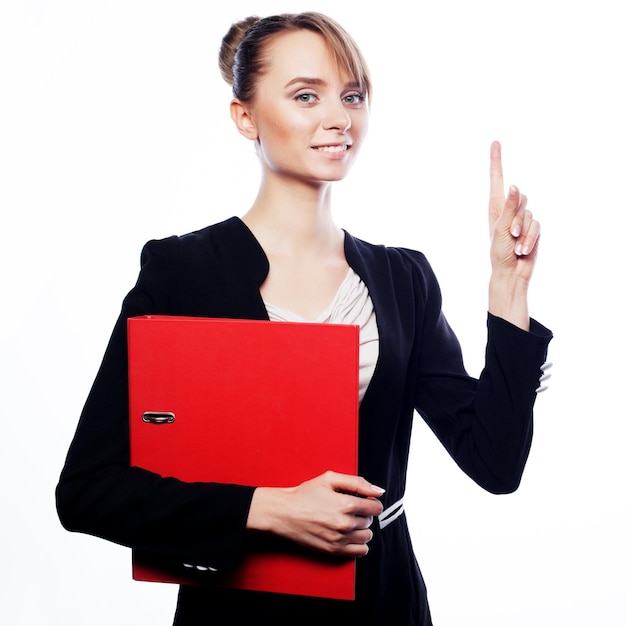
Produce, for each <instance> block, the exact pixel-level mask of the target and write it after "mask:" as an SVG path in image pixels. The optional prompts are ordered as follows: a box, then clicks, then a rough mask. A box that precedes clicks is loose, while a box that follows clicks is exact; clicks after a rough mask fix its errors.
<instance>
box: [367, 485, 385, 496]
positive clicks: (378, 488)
mask: <svg viewBox="0 0 626 626" xmlns="http://www.w3.org/2000/svg"><path fill="white" fill-rule="evenodd" d="M370 484H371V483H370ZM372 489H373V490H374V491H378V493H380V494H381V495H382V494H383V493H385V489H383V488H382V487H378V486H377V485H372Z"/></svg>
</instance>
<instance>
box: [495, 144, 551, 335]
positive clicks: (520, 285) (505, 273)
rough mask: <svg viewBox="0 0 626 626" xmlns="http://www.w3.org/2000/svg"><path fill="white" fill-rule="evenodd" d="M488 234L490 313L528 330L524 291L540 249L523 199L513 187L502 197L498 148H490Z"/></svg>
mask: <svg viewBox="0 0 626 626" xmlns="http://www.w3.org/2000/svg"><path fill="white" fill-rule="evenodd" d="M489 174H490V189H489V234H490V235H491V271H492V273H491V281H490V283H489V311H490V312H491V313H492V314H493V315H497V316H499V317H502V318H504V319H506V320H508V321H510V322H511V323H513V324H515V325H516V326H519V327H520V328H523V329H528V326H529V318H528V302H527V291H528V283H529V281H530V277H531V276H532V273H533V269H534V267H535V262H536V260H537V250H538V247H539V234H540V228H539V222H537V220H535V219H534V218H533V215H532V213H531V212H530V211H529V210H528V209H527V208H526V204H527V200H526V196H524V195H523V194H521V193H520V191H519V189H518V188H517V187H515V186H511V187H509V190H508V193H507V195H506V196H505V194H504V179H503V176H502V154H501V148H500V144H499V143H498V142H497V141H494V142H493V143H492V144H491V164H490V170H489Z"/></svg>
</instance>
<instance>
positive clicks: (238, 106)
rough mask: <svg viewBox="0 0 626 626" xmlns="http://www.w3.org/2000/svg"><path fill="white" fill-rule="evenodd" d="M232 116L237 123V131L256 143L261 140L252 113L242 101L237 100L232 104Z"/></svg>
mask: <svg viewBox="0 0 626 626" xmlns="http://www.w3.org/2000/svg"><path fill="white" fill-rule="evenodd" d="M230 116H231V118H232V120H233V122H235V126H236V127H237V130H238V131H239V132H240V133H241V134H242V135H243V136H244V137H245V138H246V139H251V140H252V141H255V140H256V139H258V138H259V133H258V132H257V128H256V125H255V123H254V119H253V118H252V112H251V111H250V109H249V107H248V106H246V105H245V104H244V103H243V102H241V100H239V99H238V98H235V99H234V100H233V101H232V102H231V103H230Z"/></svg>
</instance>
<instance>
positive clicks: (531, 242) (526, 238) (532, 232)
mask: <svg viewBox="0 0 626 626" xmlns="http://www.w3.org/2000/svg"><path fill="white" fill-rule="evenodd" d="M527 213H528V211H527ZM531 217H532V216H531ZM540 233H541V226H540V224H539V222H538V221H537V220H534V219H530V223H529V225H528V227H527V229H526V230H525V231H524V234H523V235H522V237H520V240H519V241H518V242H517V244H516V246H515V254H517V256H528V255H529V254H531V253H532V252H533V251H534V250H536V249H537V244H538V242H539V237H540Z"/></svg>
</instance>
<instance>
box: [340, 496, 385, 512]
mask: <svg viewBox="0 0 626 626" xmlns="http://www.w3.org/2000/svg"><path fill="white" fill-rule="evenodd" d="M342 496H343V497H344V500H343V502H342V504H341V511H342V513H344V514H345V515H349V516H351V517H374V516H375V515H380V514H381V513H382V512H383V505H382V504H381V502H380V501H379V500H377V499H376V498H371V497H370V498H363V497H362V496H358V495H353V494H347V493H344V494H342Z"/></svg>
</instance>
